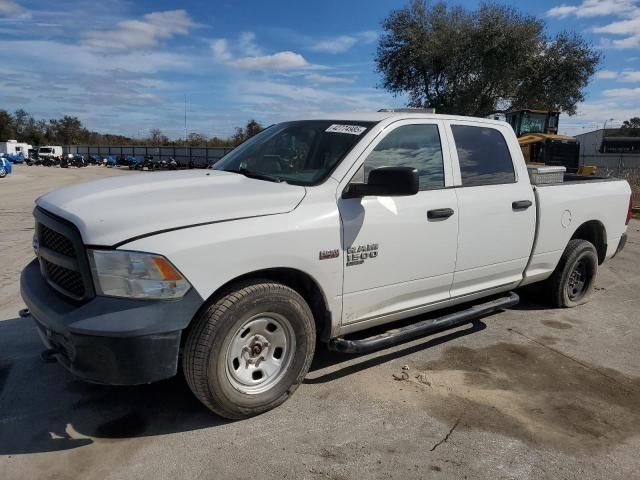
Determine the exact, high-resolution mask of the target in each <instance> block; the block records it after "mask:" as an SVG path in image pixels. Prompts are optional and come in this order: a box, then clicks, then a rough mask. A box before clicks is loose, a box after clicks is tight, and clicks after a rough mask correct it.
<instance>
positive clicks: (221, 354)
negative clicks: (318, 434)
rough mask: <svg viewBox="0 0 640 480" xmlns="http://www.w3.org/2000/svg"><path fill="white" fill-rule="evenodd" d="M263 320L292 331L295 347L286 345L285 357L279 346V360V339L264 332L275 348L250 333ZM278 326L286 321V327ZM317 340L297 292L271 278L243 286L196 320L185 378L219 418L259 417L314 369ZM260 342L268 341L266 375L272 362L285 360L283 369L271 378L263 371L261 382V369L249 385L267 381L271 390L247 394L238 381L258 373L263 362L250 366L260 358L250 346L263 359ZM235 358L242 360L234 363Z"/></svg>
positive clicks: (185, 359) (186, 353)
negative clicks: (236, 351) (237, 351)
mask: <svg viewBox="0 0 640 480" xmlns="http://www.w3.org/2000/svg"><path fill="white" fill-rule="evenodd" d="M264 318H266V319H267V322H269V320H268V319H269V318H274V319H277V320H275V323H276V324H278V326H279V328H281V329H282V330H281V331H280V333H279V335H282V334H283V333H282V332H283V331H284V330H286V331H288V332H289V333H288V337H287V338H289V339H290V340H289V342H290V345H289V346H290V347H291V348H288V347H285V348H284V351H285V353H283V349H282V348H281V349H280V355H281V357H277V356H276V354H277V348H275V349H274V348H273V347H274V345H275V344H276V341H275V340H272V339H271V337H269V335H268V334H267V333H266V332H263V333H264V334H265V335H266V336H267V337H269V340H271V343H272V344H274V345H270V344H269V342H268V341H266V340H267V339H265V338H264V337H260V335H258V333H255V336H254V333H253V332H251V331H250V330H251V329H253V327H252V325H253V323H251V322H259V321H263V319H264ZM278 322H282V325H280V323H278ZM285 322H286V328H285ZM247 325H250V328H247ZM270 326H271V327H273V326H274V325H273V324H269V325H267V329H269V328H270ZM255 330H256V331H258V330H259V328H257V327H256V328H255ZM274 330H275V329H274ZM247 332H249V333H247ZM245 336H246V341H245V340H244V338H245ZM315 337H316V332H315V322H314V319H313V314H312V313H311V310H310V309H309V306H308V305H307V303H306V302H305V300H304V299H303V298H302V297H301V296H300V295H299V294H298V293H297V292H296V291H295V290H293V289H291V288H289V287H287V286H285V285H282V284H280V283H276V282H272V281H269V280H253V281H248V282H243V283H239V284H236V285H235V286H234V287H233V288H230V289H228V290H227V291H226V292H225V293H223V294H222V295H221V296H219V297H218V298H217V299H216V300H214V301H212V303H211V304H210V305H209V306H208V307H207V308H204V309H202V310H201V311H200V312H199V313H198V315H196V317H195V318H194V320H193V324H192V326H190V331H189V332H188V336H187V339H186V343H185V346H184V351H183V358H182V366H183V370H184V375H185V378H186V380H187V383H188V384H189V387H190V388H191V390H192V391H193V393H194V394H195V395H196V397H198V399H199V400H200V401H201V402H202V403H204V404H205V405H206V406H207V407H208V408H209V409H211V410H212V411H213V412H215V413H217V414H218V415H221V416H223V417H226V418H230V419H241V418H247V417H251V416H254V415H258V414H260V413H263V412H266V411H267V410H271V409H272V408H275V407H277V406H278V405H280V404H282V403H283V402H284V401H285V400H287V398H289V397H290V396H291V395H292V394H293V392H294V391H295V390H296V388H298V385H300V383H301V382H302V380H303V379H304V377H305V375H306V374H307V371H308V370H309V366H310V365H311V360H312V359H313V353H314V349H315V342H316V338H315ZM260 339H264V340H265V345H266V346H264V347H263V348H265V350H264V351H263V352H262V354H264V353H265V352H266V355H267V357H268V358H267V359H264V358H262V360H261V361H263V363H262V365H263V366H264V368H265V371H267V369H268V365H269V363H268V362H269V361H271V362H277V361H278V360H274V359H281V360H280V362H281V365H282V366H281V367H274V368H280V370H279V371H278V373H277V374H273V375H272V376H271V377H269V373H265V375H264V379H262V375H263V374H262V371H260V372H259V373H260V377H258V378H257V379H256V377H255V376H254V377H252V380H250V381H254V380H255V381H258V382H264V385H265V387H264V388H266V387H267V386H268V388H266V390H265V391H245V390H250V389H252V388H254V387H253V386H250V385H249V386H247V385H243V384H241V381H240V380H238V379H237V378H234V377H236V375H238V374H242V375H246V374H247V372H249V371H252V372H253V374H254V375H255V374H256V370H259V367H260V363H259V362H258V363H257V364H255V365H254V364H253V363H252V362H253V360H252V359H254V358H256V357H253V356H252V355H253V354H254V350H253V349H254V348H255V346H252V345H255V344H254V342H258V344H259V346H258V353H257V355H260V354H261V352H260V350H261V348H262V344H260ZM238 342H240V343H242V342H245V345H244V347H242V348H243V350H242V354H241V356H239V357H238V356H237V357H235V358H233V359H232V357H234V353H233V351H234V348H236V349H237V348H238V345H239V344H240V343H238ZM249 342H250V344H249ZM270 347H272V348H271V349H270ZM258 358H261V357H258ZM231 359H232V360H231ZM237 360H240V362H239V363H236V361H237ZM243 364H244V365H245V367H244V370H243V367H242V365H243ZM237 365H240V367H238V366H237ZM250 366H251V368H250ZM234 369H235V371H233V370H234ZM252 369H253V370H252ZM269 382H271V384H270V385H269ZM256 388H260V387H259V386H258V387H256Z"/></svg>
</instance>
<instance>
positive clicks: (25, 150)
mask: <svg viewBox="0 0 640 480" xmlns="http://www.w3.org/2000/svg"><path fill="white" fill-rule="evenodd" d="M30 148H31V145H29V144H28V143H23V142H18V141H17V140H7V141H6V142H0V153H7V154H9V155H13V154H17V153H21V154H22V155H24V158H27V157H28V156H29V149H30Z"/></svg>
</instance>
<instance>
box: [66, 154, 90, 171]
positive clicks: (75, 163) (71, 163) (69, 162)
mask: <svg viewBox="0 0 640 480" xmlns="http://www.w3.org/2000/svg"><path fill="white" fill-rule="evenodd" d="M69 167H76V168H82V167H86V163H85V161H84V156H82V155H77V154H73V153H67V154H65V155H63V156H62V159H61V160H60V168H69Z"/></svg>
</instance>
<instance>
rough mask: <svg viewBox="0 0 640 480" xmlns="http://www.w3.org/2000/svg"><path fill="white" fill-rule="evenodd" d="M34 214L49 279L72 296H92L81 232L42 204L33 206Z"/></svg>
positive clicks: (79, 298) (40, 256) (40, 254)
mask: <svg viewBox="0 0 640 480" xmlns="http://www.w3.org/2000/svg"><path fill="white" fill-rule="evenodd" d="M34 216H35V218H36V239H37V241H38V259H39V260H40V271H41V273H42V275H43V276H44V278H45V279H46V280H47V283H49V285H51V286H52V287H53V288H54V289H56V290H57V291H59V292H60V293H62V294H63V295H65V296H67V297H70V298H71V299H73V300H76V301H85V300H88V299H90V298H91V297H92V296H93V295H94V292H93V282H92V281H91V271H90V269H89V264H88V261H87V257H86V253H85V248H84V245H83V244H82V239H81V237H80V232H78V230H77V229H76V227H75V226H74V225H73V224H71V223H70V222H67V221H66V220H64V219H62V218H59V217H57V216H55V215H53V214H51V213H49V212H46V211H44V210H42V209H40V208H36V209H35V210H34Z"/></svg>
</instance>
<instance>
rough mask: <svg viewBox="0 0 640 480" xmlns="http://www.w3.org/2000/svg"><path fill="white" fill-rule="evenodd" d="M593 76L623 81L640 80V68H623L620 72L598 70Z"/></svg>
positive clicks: (632, 81)
mask: <svg viewBox="0 0 640 480" xmlns="http://www.w3.org/2000/svg"><path fill="white" fill-rule="evenodd" d="M595 76H596V78H598V79H601V80H618V81H619V82H625V83H634V82H640V70H623V71H622V72H614V71H612V70H600V71H599V72H598V73H596V75H595Z"/></svg>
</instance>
